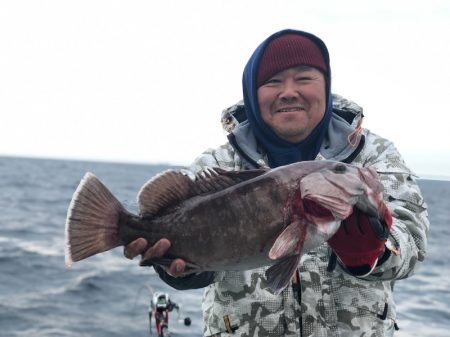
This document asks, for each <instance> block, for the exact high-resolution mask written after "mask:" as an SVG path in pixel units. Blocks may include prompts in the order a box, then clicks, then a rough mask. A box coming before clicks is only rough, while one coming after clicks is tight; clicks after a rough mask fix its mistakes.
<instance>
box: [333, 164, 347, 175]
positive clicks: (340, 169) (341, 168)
mask: <svg viewBox="0 0 450 337" xmlns="http://www.w3.org/2000/svg"><path fill="white" fill-rule="evenodd" d="M346 170H347V168H346V167H345V165H344V164H337V165H336V166H335V167H334V172H336V173H344V172H345V171H346Z"/></svg>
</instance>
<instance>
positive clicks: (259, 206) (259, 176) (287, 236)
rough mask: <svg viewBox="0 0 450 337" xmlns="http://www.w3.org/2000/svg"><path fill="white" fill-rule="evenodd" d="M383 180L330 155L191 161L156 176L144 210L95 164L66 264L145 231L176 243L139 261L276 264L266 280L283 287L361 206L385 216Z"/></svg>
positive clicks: (77, 207)
mask: <svg viewBox="0 0 450 337" xmlns="http://www.w3.org/2000/svg"><path fill="white" fill-rule="evenodd" d="M382 190H383V188H382V185H381V184H380V183H379V181H378V178H377V173H376V171H375V170H374V169H372V168H360V167H356V166H353V165H350V164H344V163H342V162H337V161H332V160H316V161H303V162H298V163H293V164H289V165H285V166H280V167H277V168H273V169H255V170H248V171H227V170H223V169H220V168H205V169H204V170H202V171H201V172H199V173H197V174H196V175H194V174H193V173H192V172H189V171H187V170H184V169H179V170H176V169H169V170H165V171H163V172H161V173H159V174H157V175H156V176H154V177H152V178H151V179H150V180H149V181H148V182H146V183H145V184H144V185H143V186H142V187H141V189H140V191H139V193H138V197H137V201H138V208H139V214H133V213H131V212H129V211H128V210H126V209H125V207H124V206H123V205H122V204H121V203H120V202H119V201H118V199H117V198H116V197H115V196H114V195H113V194H112V193H111V192H110V191H109V190H108V188H107V187H106V186H105V185H104V184H103V183H102V182H101V181H100V180H99V179H98V178H97V177H96V176H95V174H93V173H91V172H87V173H86V174H85V175H84V177H83V178H82V179H81V181H80V183H79V185H78V187H77V189H76V191H75V193H74V195H73V197H72V200H71V202H70V205H69V208H68V211H67V220H66V227H65V230H66V233H65V235H66V253H65V262H66V265H67V266H72V264H73V263H74V262H77V261H81V260H83V259H86V258H88V257H90V256H93V255H96V254H99V253H102V252H105V251H108V250H111V249H113V248H116V247H119V246H123V245H127V244H128V243H130V242H131V241H133V240H135V239H137V238H140V237H143V238H145V239H146V240H147V241H148V243H149V246H150V245H153V244H154V243H155V242H156V241H158V240H159V239H161V238H166V239H168V240H170V242H171V246H170V248H169V250H168V251H167V253H166V254H165V255H164V256H162V257H154V258H150V259H147V260H142V261H141V263H140V264H141V265H143V266H144V265H148V266H151V265H160V266H169V265H170V263H171V262H172V261H173V260H174V259H175V258H181V259H183V260H185V261H186V269H185V274H186V275H187V274H190V273H198V272H203V271H226V270H234V271H236V270H249V269H253V268H257V267H263V266H268V267H269V268H268V269H267V270H266V285H265V286H266V287H267V288H268V289H269V290H271V291H272V292H273V293H280V292H281V291H282V290H283V289H284V288H285V287H286V286H287V285H288V284H289V282H290V280H291V278H292V275H293V273H294V272H295V269H296V268H297V267H298V264H299V261H300V258H301V256H302V255H303V254H305V253H307V252H309V251H310V250H312V249H314V248H316V247H318V246H320V245H321V244H323V243H324V242H326V241H327V240H328V239H329V238H331V237H332V236H333V234H334V233H335V232H336V231H337V230H338V228H339V226H340V223H341V221H342V220H343V219H346V218H347V217H348V216H349V215H350V214H351V213H352V210H353V207H354V206H356V207H358V208H360V209H361V210H362V211H364V212H366V213H368V214H370V215H373V216H375V215H378V216H381V215H380V214H378V213H379V209H380V203H382Z"/></svg>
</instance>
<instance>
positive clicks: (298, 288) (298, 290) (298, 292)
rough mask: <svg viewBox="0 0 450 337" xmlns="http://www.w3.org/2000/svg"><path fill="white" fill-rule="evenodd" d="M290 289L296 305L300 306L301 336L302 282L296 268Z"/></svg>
mask: <svg viewBox="0 0 450 337" xmlns="http://www.w3.org/2000/svg"><path fill="white" fill-rule="evenodd" d="M292 290H293V291H294V296H295V297H296V298H297V301H298V305H299V307H300V310H299V312H300V314H299V316H298V323H299V330H300V337H301V336H303V319H302V284H301V283H300V273H299V271H298V268H297V269H296V270H295V273H294V277H293V278H292Z"/></svg>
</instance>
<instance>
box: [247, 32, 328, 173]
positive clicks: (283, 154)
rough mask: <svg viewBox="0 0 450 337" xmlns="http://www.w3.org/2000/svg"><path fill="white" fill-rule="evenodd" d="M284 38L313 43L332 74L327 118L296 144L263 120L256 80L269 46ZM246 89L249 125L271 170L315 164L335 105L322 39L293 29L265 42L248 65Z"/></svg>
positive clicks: (326, 54) (326, 76)
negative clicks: (291, 36)
mask: <svg viewBox="0 0 450 337" xmlns="http://www.w3.org/2000/svg"><path fill="white" fill-rule="evenodd" d="M284 34H298V35H301V36H304V37H307V38H308V39H309V40H311V41H312V42H313V43H314V44H316V45H317V46H318V47H319V49H320V51H321V53H322V55H323V58H324V60H325V63H326V66H327V69H328V71H327V72H326V73H325V80H326V100H327V102H326V111H325V114H324V116H323V118H322V120H321V121H320V122H319V124H318V125H317V126H316V127H315V129H314V130H313V131H312V132H311V134H310V135H309V136H308V137H307V138H306V139H304V140H302V141H301V142H300V143H296V144H294V143H290V142H288V141H286V140H284V139H281V138H280V137H279V136H278V135H277V134H276V133H275V132H274V131H273V130H272V129H271V128H270V127H269V126H268V125H267V124H266V123H265V122H264V121H263V120H262V118H261V113H260V110H259V105H258V99H257V81H256V79H257V74H258V69H259V64H260V61H261V57H262V55H263V53H264V50H265V48H266V46H267V45H268V43H269V42H270V41H272V40H273V39H276V38H278V37H280V36H282V35H284ZM242 88H243V97H244V105H245V112H246V116H247V120H248V123H249V125H250V127H251V128H252V132H253V134H254V136H255V137H256V140H257V142H258V144H260V145H261V146H262V147H263V148H264V151H265V152H266V154H267V157H268V161H269V166H270V167H277V166H281V165H287V164H290V163H294V162H298V161H303V160H313V159H314V158H315V157H316V156H317V154H318V153H319V151H320V147H321V145H322V142H323V140H324V138H325V134H326V130H327V128H328V124H329V122H330V120H331V115H332V105H333V101H332V96H331V69H330V59H329V55H328V49H327V47H326V45H325V43H324V42H323V41H322V40H321V39H319V38H318V37H316V36H314V35H312V34H310V33H307V32H303V31H298V30H292V29H286V30H282V31H279V32H277V33H275V34H273V35H271V36H270V37H269V38H267V39H266V40H265V41H263V42H262V43H261V44H260V45H259V46H258V48H256V50H255V51H254V53H253V54H252V56H251V57H250V59H249V61H248V62H247V65H246V66H245V69H244V73H243V78H242Z"/></svg>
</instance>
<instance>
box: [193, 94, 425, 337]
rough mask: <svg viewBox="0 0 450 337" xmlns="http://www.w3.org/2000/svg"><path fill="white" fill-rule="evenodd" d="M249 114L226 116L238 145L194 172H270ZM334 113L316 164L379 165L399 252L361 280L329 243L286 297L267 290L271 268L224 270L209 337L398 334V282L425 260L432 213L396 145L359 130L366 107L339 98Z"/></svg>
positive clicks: (211, 292) (306, 259) (305, 263)
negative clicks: (207, 169) (325, 161)
mask: <svg viewBox="0 0 450 337" xmlns="http://www.w3.org/2000/svg"><path fill="white" fill-rule="evenodd" d="M242 109H243V103H242V102H239V103H238V104H236V105H234V106H232V107H231V108H228V109H226V110H224V112H223V113H222V123H223V126H224V128H225V130H226V131H228V132H229V133H230V135H231V137H232V138H230V142H229V143H227V144H225V145H223V146H221V147H219V148H217V149H209V150H207V151H206V152H204V153H203V154H202V155H201V156H200V157H198V158H197V159H196V160H195V162H194V163H193V164H192V166H191V167H190V171H192V172H198V171H200V170H202V169H203V168H205V167H220V168H223V169H226V170H245V169H249V168H254V166H255V163H256V164H257V166H260V167H264V166H266V159H265V156H264V153H262V151H260V149H258V146H257V144H256V141H255V140H254V137H253V135H252V133H251V130H249V128H248V125H246V122H245V121H243V122H241V123H240V121H239V120H238V118H237V115H238V113H237V112H238V111H239V110H242ZM333 110H334V114H333V118H332V121H331V123H330V127H329V132H328V136H327V139H326V140H325V141H324V144H323V146H322V149H321V151H320V153H319V155H318V156H317V158H316V160H323V159H332V160H340V161H346V162H351V163H352V164H353V165H356V166H360V167H368V166H370V167H373V168H374V169H375V170H376V171H377V172H378V175H379V179H380V181H381V183H382V184H383V185H384V199H385V202H386V204H387V206H388V207H389V210H390V212H391V214H392V216H393V226H392V231H391V234H390V237H389V239H388V243H387V247H389V250H390V251H392V252H395V254H394V253H391V254H390V255H389V254H388V255H387V256H389V257H388V259H387V260H385V261H384V262H383V263H381V264H380V265H377V267H376V268H375V269H374V270H373V272H372V273H371V274H370V275H369V276H366V277H364V278H357V277H354V276H352V275H351V274H349V273H348V272H347V271H346V270H345V267H344V266H341V265H340V264H339V262H337V263H334V264H333V258H332V255H333V254H332V251H331V249H330V247H329V246H328V245H327V244H326V243H325V244H323V245H322V246H320V247H319V248H317V249H314V250H313V251H310V252H309V253H308V254H306V255H305V256H303V258H302V259H301V261H300V263H299V266H298V275H299V281H300V282H299V283H297V286H298V284H299V285H300V286H299V287H295V285H293V286H292V287H288V288H286V289H285V290H284V291H283V292H282V293H281V294H280V295H274V294H272V293H270V292H269V291H267V290H266V289H265V288H264V287H262V284H264V282H263V279H264V272H265V270H266V268H259V269H254V270H248V271H245V272H241V271H239V272H233V271H226V272H217V273H216V274H215V278H214V282H213V283H212V284H210V285H209V286H207V287H206V288H205V291H204V298H203V304H202V305H203V315H204V336H222V337H225V336H249V337H250V336H252V337H253V336H255V337H256V336H286V337H287V336H302V337H306V336H317V337H319V336H320V337H325V336H327V337H331V336H333V337H337V336H340V337H347V336H348V337H350V336H360V337H362V336H364V337H366V336H367V337H369V336H373V337H379V336H392V335H393V334H394V331H395V328H394V327H395V326H396V309H395V303H394V299H393V290H394V284H395V282H396V281H397V280H399V279H403V278H406V277H409V276H411V275H412V274H413V273H414V272H415V271H416V269H417V267H418V266H419V264H420V262H422V261H423V260H424V258H425V253H426V242H427V232H428V228H429V222H428V219H427V207H426V204H425V202H424V200H423V198H422V195H421V192H420V190H419V188H418V186H417V184H416V181H415V176H414V174H413V173H412V172H411V170H410V169H409V168H408V167H407V166H406V165H405V163H404V161H403V159H402V157H401V155H400V154H399V152H398V151H397V149H396V148H395V147H394V145H393V144H392V142H390V141H388V140H386V139H384V138H382V137H380V136H378V135H376V134H374V133H372V132H370V131H369V130H367V129H362V130H361V133H358V132H355V130H356V129H357V125H358V123H359V122H360V121H361V120H362V109H361V108H360V107H359V106H358V105H356V104H355V103H353V102H351V101H348V100H346V99H344V98H342V97H340V96H338V95H333ZM348 137H350V138H348ZM231 139H234V140H233V141H231ZM230 143H232V144H234V146H232V144H230ZM350 143H353V144H352V145H350ZM236 144H237V146H236ZM237 147H239V149H240V150H239V151H238V150H237ZM250 159H251V160H250ZM330 257H331V259H330ZM330 261H331V262H330ZM334 261H335V260H334Z"/></svg>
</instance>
